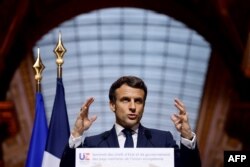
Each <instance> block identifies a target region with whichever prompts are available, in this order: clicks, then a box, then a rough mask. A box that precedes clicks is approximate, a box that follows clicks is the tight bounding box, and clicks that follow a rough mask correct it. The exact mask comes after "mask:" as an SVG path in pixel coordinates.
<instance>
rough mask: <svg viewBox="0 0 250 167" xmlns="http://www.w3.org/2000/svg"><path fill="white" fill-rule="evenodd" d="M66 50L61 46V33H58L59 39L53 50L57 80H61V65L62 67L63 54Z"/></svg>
mask: <svg viewBox="0 0 250 167" xmlns="http://www.w3.org/2000/svg"><path fill="white" fill-rule="evenodd" d="M66 51H67V50H66V49H65V47H64V46H63V43H62V35H61V32H59V38H58V42H57V45H56V47H55V49H54V53H55V54H56V64H57V77H58V78H62V65H63V62H64V61H63V56H64V53H65V52H66Z"/></svg>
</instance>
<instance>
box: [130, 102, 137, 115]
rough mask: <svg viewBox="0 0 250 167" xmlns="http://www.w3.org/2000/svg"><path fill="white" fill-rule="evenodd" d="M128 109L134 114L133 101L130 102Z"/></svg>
mask: <svg viewBox="0 0 250 167" xmlns="http://www.w3.org/2000/svg"><path fill="white" fill-rule="evenodd" d="M129 109H130V111H132V112H135V109H136V108H135V102H134V100H131V101H130V105H129Z"/></svg>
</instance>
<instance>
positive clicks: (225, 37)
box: [0, 0, 250, 100]
mask: <svg viewBox="0 0 250 167" xmlns="http://www.w3.org/2000/svg"><path fill="white" fill-rule="evenodd" d="M117 6H119V7H122V6H127V7H138V8H145V9H150V10H155V11H157V12H160V13H165V14H167V15H169V16H172V17H174V18H176V19H178V20H181V21H183V22H184V23H186V24H187V25H188V26H190V27H191V28H193V29H195V30H197V31H198V32H199V33H200V34H201V35H203V36H204V37H205V38H206V39H207V40H208V41H209V42H210V43H211V46H212V47H213V48H214V49H216V50H218V51H219V52H221V55H222V56H223V59H224V60H225V62H226V63H227V65H228V67H229V68H230V70H231V71H232V73H233V74H234V75H235V76H237V78H238V79H240V80H244V81H246V80H245V78H244V76H243V74H244V73H243V72H242V70H241V65H242V59H243V55H244V52H245V50H246V43H247V39H248V34H249V30H250V25H249V20H250V19H249V17H250V16H249V14H250V9H249V8H250V1H248V0H241V1H238V0H220V1H216V0H154V1H152V0H145V1H141V0H125V1H117V0H102V1H100V0H91V1H88V0H81V1H80V0H79V1H78V0H43V1H41V0H40V1H39V0H22V1H15V0H2V1H1V2H0V20H1V24H0V80H1V87H0V100H4V99H5V96H6V91H7V90H8V87H9V83H10V80H11V78H12V76H13V74H14V72H15V70H16V69H17V67H18V66H19V64H20V62H21V60H22V59H23V58H24V57H25V55H27V53H28V52H30V51H31V48H32V47H33V45H34V43H35V42H36V41H37V40H38V39H39V38H40V37H41V36H42V35H44V34H45V33H46V32H48V31H49V30H50V29H51V28H53V27H55V26H57V25H58V24H59V23H61V22H63V21H64V20H67V19H69V18H71V17H73V16H75V15H78V14H80V13H84V12H88V11H91V10H95V9H99V8H107V7H117ZM239 76H240V77H239ZM247 83H248V82H247ZM240 87H241V86H240Z"/></svg>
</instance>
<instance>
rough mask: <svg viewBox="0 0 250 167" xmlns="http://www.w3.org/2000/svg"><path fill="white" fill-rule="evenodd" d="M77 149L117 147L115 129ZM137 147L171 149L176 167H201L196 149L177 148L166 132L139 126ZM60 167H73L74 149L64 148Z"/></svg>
mask: <svg viewBox="0 0 250 167" xmlns="http://www.w3.org/2000/svg"><path fill="white" fill-rule="evenodd" d="M196 145H197V144H196ZM79 147H119V143H118V139H117V135H116V131H115V128H114V127H113V128H112V129H111V130H109V131H106V132H104V133H102V134H99V135H96V136H90V137H86V138H85V140H84V143H83V144H82V145H81V146H79ZM137 147H171V148H174V149H175V166H176V167H200V166H201V161H200V156H199V151H198V148H197V147H196V148H195V149H194V150H191V149H188V148H187V147H185V146H184V145H182V144H181V146H180V147H179V146H178V145H177V144H176V142H175V140H174V139H173V136H172V134H171V133H170V132H168V131H161V130H156V129H148V128H145V127H143V126H142V125H140V126H139V130H138V140H137ZM60 167H75V149H72V148H69V145H67V146H66V147H65V150H64V153H63V155H62V158H61V163H60Z"/></svg>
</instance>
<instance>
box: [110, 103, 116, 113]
mask: <svg viewBox="0 0 250 167" xmlns="http://www.w3.org/2000/svg"><path fill="white" fill-rule="evenodd" d="M109 107H110V109H111V111H113V112H115V103H113V102H112V101H109Z"/></svg>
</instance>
